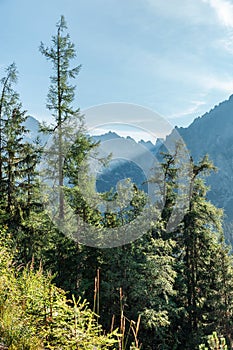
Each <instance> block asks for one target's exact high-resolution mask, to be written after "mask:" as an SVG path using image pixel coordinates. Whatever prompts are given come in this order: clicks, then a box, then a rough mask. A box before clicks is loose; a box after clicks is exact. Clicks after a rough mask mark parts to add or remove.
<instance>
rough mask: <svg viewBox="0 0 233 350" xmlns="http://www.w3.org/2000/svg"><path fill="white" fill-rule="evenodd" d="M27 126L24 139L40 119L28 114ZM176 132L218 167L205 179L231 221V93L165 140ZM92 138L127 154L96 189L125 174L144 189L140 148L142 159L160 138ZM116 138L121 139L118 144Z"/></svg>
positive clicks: (105, 172) (104, 174) (100, 177)
mask: <svg viewBox="0 0 233 350" xmlns="http://www.w3.org/2000/svg"><path fill="white" fill-rule="evenodd" d="M26 127H27V128H28V129H29V130H30V133H29V134H28V135H27V139H28V140H32V139H35V138H36V136H37V135H38V132H39V122H38V121H37V120H36V119H35V118H33V117H29V118H28V119H27V121H26ZM176 132H178V133H179V134H180V135H181V137H182V138H183V140H184V141H185V143H186V145H187V148H188V149H189V151H190V154H191V155H192V157H193V158H194V160H195V161H198V160H199V159H200V158H201V157H202V156H204V155H205V154H209V158H210V159H211V160H212V161H213V163H214V165H215V166H216V167H217V168H218V172H217V173H212V174H211V175H210V176H209V177H208V178H207V184H208V185H209V186H210V188H211V189H210V191H209V198H210V200H211V201H212V202H213V203H214V204H215V205H216V206H218V207H219V208H224V210H225V213H226V216H227V217H226V219H227V220H230V221H233V95H232V96H230V98H229V99H228V100H227V101H224V102H222V103H220V104H219V105H217V106H215V107H214V108H213V109H212V110H210V111H209V112H208V113H205V114H204V115H203V116H202V117H198V118H196V119H195V120H194V121H193V123H192V124H191V125H190V126H188V127H187V128H178V127H176V128H175V130H173V132H172V133H171V135H169V136H168V137H167V140H169V138H172V136H173V133H176ZM40 138H42V141H43V142H45V141H46V138H47V136H44V135H41V136H40ZM93 138H94V139H95V140H96V141H100V142H101V143H103V144H105V143H106V142H107V145H108V147H107V148H109V152H110V151H112V150H113V153H114V152H115V151H116V154H117V151H118V150H117V148H118V147H121V151H122V152H123V154H125V155H126V156H125V157H122V158H120V157H119V158H117V157H115V158H116V159H114V160H113V161H112V163H111V164H110V167H109V168H106V169H105V170H103V172H102V173H101V174H99V175H98V177H97V190H98V191H100V192H102V191H108V190H110V188H111V187H115V185H116V183H117V181H118V180H120V179H122V178H126V177H130V178H131V179H132V181H134V182H135V183H136V184H137V185H138V186H139V187H140V188H143V189H144V190H145V191H147V187H146V185H145V183H144V182H145V180H146V178H147V176H146V174H145V171H144V169H140V166H138V164H140V163H141V164H142V158H143V154H140V155H139V153H140V152H141V150H142V149H144V150H145V157H144V158H145V160H146V158H147V155H148V152H150V153H151V154H152V155H156V154H158V152H159V149H160V146H161V144H162V140H160V139H158V140H157V142H156V144H155V145H154V144H153V143H151V142H150V141H143V140H141V141H140V142H138V143H137V142H136V141H135V140H133V139H132V138H130V137H127V138H126V139H125V138H123V137H121V136H119V135H118V134H116V133H114V132H109V133H107V134H104V135H100V136H93ZM110 140H112V141H113V140H114V142H109V143H108V141H110ZM117 140H119V141H120V142H118V143H117ZM110 145H112V147H113V149H111V147H110ZM119 145H120V146H119ZM129 149H131V151H130V152H131V153H130V156H129V157H128V156H127V155H128V154H129ZM132 150H133V151H132ZM127 152H128V153H127ZM132 152H134V153H132ZM140 157H141V158H140ZM139 158H140V159H139ZM129 159H130V161H129ZM148 167H149V165H148ZM144 168H145V166H144Z"/></svg>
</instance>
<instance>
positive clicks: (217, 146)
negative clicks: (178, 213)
mask: <svg viewBox="0 0 233 350" xmlns="http://www.w3.org/2000/svg"><path fill="white" fill-rule="evenodd" d="M176 130H177V131H178V132H179V133H180V135H181V136H182V138H183V139H184V141H185V142H186V145H187V147H188V149H189V150H190V153H191V155H192V156H193V158H194V159H195V160H198V159H200V158H201V157H202V156H203V155H205V154H209V157H210V159H211V160H212V161H213V162H214V164H215V166H216V167H217V168H218V172H217V173H215V174H212V175H211V176H210V177H209V178H208V179H207V183H208V184H209V185H210V186H211V190H210V192H209V198H210V199H211V200H212V202H213V203H214V204H215V205H217V206H218V207H220V208H224V209H225V212H226V214H227V216H228V218H229V219H231V220H232V219H233V95H232V96H230V98H229V99H228V100H227V101H224V102H222V103H220V104H219V105H218V106H215V107H214V108H213V109H212V110H211V111H210V112H208V113H205V114H204V115H203V116H202V117H199V118H197V119H195V120H194V121H193V123H192V124H191V125H190V126H189V127H187V128H176Z"/></svg>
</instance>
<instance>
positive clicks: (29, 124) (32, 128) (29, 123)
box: [24, 116, 48, 145]
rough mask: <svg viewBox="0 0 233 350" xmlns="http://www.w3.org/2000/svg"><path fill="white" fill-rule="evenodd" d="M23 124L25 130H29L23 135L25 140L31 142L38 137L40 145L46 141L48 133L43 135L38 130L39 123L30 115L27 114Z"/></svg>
mask: <svg viewBox="0 0 233 350" xmlns="http://www.w3.org/2000/svg"><path fill="white" fill-rule="evenodd" d="M24 126H25V128H26V129H27V130H29V132H28V133H26V134H25V136H24V140H25V141H27V142H33V141H35V140H36V139H37V138H38V137H39V139H40V141H41V143H42V145H43V144H45V143H46V141H47V140H48V135H45V134H43V133H42V132H40V123H39V121H38V120H37V119H35V118H34V117H32V116H28V117H27V119H26V121H25V122H24Z"/></svg>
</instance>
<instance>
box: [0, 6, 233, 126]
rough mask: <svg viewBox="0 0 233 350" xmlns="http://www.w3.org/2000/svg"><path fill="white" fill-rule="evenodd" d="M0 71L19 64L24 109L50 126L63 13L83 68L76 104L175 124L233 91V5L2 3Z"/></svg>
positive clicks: (182, 123) (20, 88)
mask: <svg viewBox="0 0 233 350" xmlns="http://www.w3.org/2000/svg"><path fill="white" fill-rule="evenodd" d="M0 13H1V24H0V39H1V41H0V42H1V54H0V73H1V76H2V75H3V74H4V68H6V66H8V65H9V64H10V63H12V61H15V63H16V65H17V67H18V70H19V82H18V86H17V90H18V91H19V93H20V96H21V100H22V102H23V105H24V108H25V109H27V110H28V113H29V114H30V115H33V116H35V117H36V118H38V119H40V120H48V119H49V112H48V111H47V110H46V107H45V105H46V95H47V91H48V86H49V75H50V74H51V67H50V64H49V63H48V62H47V61H46V60H45V58H44V57H43V56H41V54H40V52H39V50H38V47H39V44H40V41H43V42H44V43H45V44H50V39H51V35H53V34H55V31H56V27H55V25H56V22H57V21H58V19H59V17H60V15H61V14H63V15H64V16H65V18H66V21H67V24H68V30H69V33H70V35H71V39H72V41H73V42H74V43H75V45H76V49H77V61H76V62H77V64H80V63H81V64H82V69H81V72H80V74H79V77H78V79H77V82H76V83H77V96H76V101H75V102H76V105H77V106H80V107H81V109H82V110H85V109H86V108H89V107H91V106H93V105H99V104H102V103H110V102H126V103H134V104H138V105H141V106H144V107H147V108H149V109H151V110H153V111H156V112H158V113H159V114H162V115H163V116H164V117H165V118H166V119H167V120H168V121H169V122H170V123H171V124H172V125H178V126H187V125H189V124H190V123H191V122H192V120H193V119H194V118H195V117H197V116H199V115H202V114H203V113H205V112H206V111H208V110H210V109H211V108H212V107H214V105H216V104H218V103H219V102H221V101H223V100H225V99H227V98H228V97H229V96H230V95H231V94H232V93H233V0H195V1H194V0H167V1H164V0H63V1H62V0H40V1H39V0H37V1H32V0H30V1H29V0H20V1H17V0H0Z"/></svg>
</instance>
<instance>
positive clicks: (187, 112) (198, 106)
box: [168, 101, 206, 119]
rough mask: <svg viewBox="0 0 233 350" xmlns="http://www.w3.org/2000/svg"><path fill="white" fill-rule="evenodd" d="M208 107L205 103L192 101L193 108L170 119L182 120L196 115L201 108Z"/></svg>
mask: <svg viewBox="0 0 233 350" xmlns="http://www.w3.org/2000/svg"><path fill="white" fill-rule="evenodd" d="M204 105H206V102H204V101H191V106H189V107H188V108H187V109H185V110H183V111H180V112H176V113H174V114H171V115H169V116H168V118H169V119H175V118H180V117H184V116H186V115H190V114H194V113H196V112H198V111H199V108H200V107H202V106H204Z"/></svg>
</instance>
